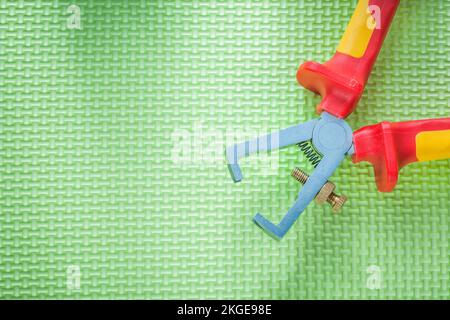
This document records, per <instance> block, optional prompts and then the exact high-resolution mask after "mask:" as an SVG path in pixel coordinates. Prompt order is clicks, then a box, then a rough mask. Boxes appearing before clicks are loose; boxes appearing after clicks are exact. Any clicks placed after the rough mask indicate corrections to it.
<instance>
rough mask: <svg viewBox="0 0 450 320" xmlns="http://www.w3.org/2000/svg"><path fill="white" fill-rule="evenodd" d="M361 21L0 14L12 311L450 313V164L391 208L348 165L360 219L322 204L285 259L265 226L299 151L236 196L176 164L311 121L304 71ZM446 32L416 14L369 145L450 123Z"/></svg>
mask: <svg viewBox="0 0 450 320" xmlns="http://www.w3.org/2000/svg"><path fill="white" fill-rule="evenodd" d="M146 2H147V3H146ZM69 4H76V5H78V6H79V7H80V8H81V24H82V30H69V29H68V28H67V27H66V19H67V17H68V14H67V13H66V10H67V7H68V6H69ZM355 4H356V1H345V0H341V1H338V0H333V1H306V0H305V1H269V0H266V1H262V2H256V1H193V2H184V1H176V2H172V1H151V2H148V1H140V2H137V1H136V2H134V1H130V3H129V4H122V3H120V2H119V1H117V2H116V1H103V2H102V1H95V2H94V1H81V0H77V1H75V2H71V3H68V2H64V1H54V2H51V1H33V2H31V1H30V2H24V1H5V0H0V41H1V42H0V297H1V298H254V299H261V298H275V299H277V298H289V299H297V298H440V299H448V298H450V289H449V285H450V268H449V262H450V261H449V260H450V259H449V256H450V252H449V250H450V246H449V242H450V237H449V223H450V220H449V219H450V216H449V211H450V209H449V205H450V197H449V182H450V180H449V164H450V162H449V160H444V161H436V162H432V163H431V162H430V163H420V164H413V165H410V166H408V167H406V168H404V169H403V170H402V172H401V175H400V181H399V183H398V186H397V188H396V190H395V192H393V193H390V194H381V193H378V192H377V191H376V186H375V183H374V179H373V173H372V167H371V166H369V165H368V164H358V165H353V164H352V163H351V161H349V160H347V161H346V162H345V163H344V164H343V165H342V166H341V168H340V169H339V170H338V171H337V172H336V173H335V175H334V176H333V178H332V180H333V181H334V182H335V183H336V184H337V186H338V191H339V192H340V193H343V194H346V195H348V196H349V197H350V200H349V202H348V204H347V205H346V207H345V209H344V211H343V212H342V213H341V214H340V215H333V214H332V213H331V210H330V209H329V208H325V207H319V206H317V205H315V204H312V205H311V206H310V207H309V208H308V209H307V210H306V212H305V213H304V214H303V215H302V217H301V219H299V221H298V222H297V223H296V224H295V226H294V227H293V228H292V229H291V231H290V232H289V233H288V234H287V236H286V237H285V238H284V239H283V240H282V241H281V242H277V241H275V240H273V239H271V238H270V237H268V236H267V235H265V234H264V233H263V232H261V230H260V229H258V228H257V227H255V225H254V224H253V223H252V222H251V218H252V217H253V215H254V214H255V213H256V212H257V211H258V210H261V212H263V213H264V214H266V215H267V216H269V217H270V218H272V219H274V220H277V219H280V218H281V216H282V214H283V213H284V212H285V211H286V210H287V208H288V207H289V205H290V204H291V203H292V202H293V201H294V199H295V197H296V194H297V192H298V190H299V185H298V184H296V182H295V181H293V179H292V178H290V177H289V172H290V170H291V168H292V167H294V166H302V167H306V168H307V169H308V168H310V167H308V166H305V160H304V159H303V157H302V156H301V154H300V152H299V151H298V150H297V149H296V148H289V149H285V150H283V151H281V152H279V154H277V155H278V156H279V159H280V163H279V168H278V170H277V171H276V172H275V174H274V173H273V172H271V171H270V170H268V169H267V168H266V169H265V168H264V167H263V164H264V161H261V160H257V159H256V157H255V158H251V159H248V160H246V161H245V162H244V163H243V172H244V174H245V176H246V179H244V181H243V182H242V183H241V184H236V185H235V184H233V183H232V181H231V179H230V177H229V175H228V171H227V169H226V166H225V165H224V163H223V162H222V161H220V159H219V160H218V161H203V162H202V161H191V163H180V161H175V160H176V159H174V157H173V154H174V152H180V150H181V152H184V153H185V154H186V153H187V154H190V152H192V153H193V152H194V150H196V149H195V148H189V147H190V145H186V141H183V143H182V144H183V145H182V146H180V145H179V144H180V143H178V142H177V141H175V140H174V138H173V136H174V134H175V135H176V133H177V132H185V133H187V134H188V137H191V135H194V134H195V126H198V125H199V124H202V125H203V126H204V128H205V129H206V130H209V131H212V132H216V133H217V139H211V138H209V139H208V140H207V141H204V140H201V139H203V138H201V139H200V140H201V141H202V143H203V144H204V146H205V147H211V146H212V148H214V147H215V146H218V147H219V148H222V147H223V144H224V141H223V139H221V135H222V134H225V132H234V131H236V132H243V131H248V130H250V129H249V128H251V130H253V131H255V130H256V131H257V132H258V133H262V132H263V131H266V130H275V129H278V128H283V127H287V126H289V125H293V124H296V123H299V122H302V121H305V120H307V119H311V118H313V117H315V114H314V105H315V104H316V103H317V102H318V101H319V99H318V98H317V97H314V96H313V95H312V94H311V93H310V92H308V91H306V90H304V89H302V88H301V87H299V86H298V84H297V83H296V79H295V74H296V70H297V67H298V66H299V64H300V63H301V62H302V61H305V60H309V59H313V60H316V61H321V62H322V61H325V60H327V59H329V58H330V57H331V55H332V54H333V52H334V50H335V48H336V45H337V43H338V41H339V39H340V36H341V35H342V34H343V31H344V30H345V26H346V25H347V22H348V20H349V18H350V16H351V14H352V12H353V8H354V6H355ZM449 16H450V2H448V1H444V0H441V1H422V0H406V1H405V0H404V1H403V2H402V4H401V5H400V8H399V11H398V13H397V16H396V17H395V20H394V23H393V25H392V28H391V32H390V34H389V35H388V38H387V40H386V42H385V44H384V48H383V50H382V52H381V55H380V57H379V59H378V61H377V64H376V66H375V68H374V71H373V74H372V76H371V78H370V80H369V83H368V85H367V88H366V91H365V94H364V97H363V98H362V100H361V102H360V103H359V107H358V109H357V111H356V112H355V113H354V114H353V115H352V116H350V117H349V123H350V124H351V126H352V127H353V128H354V129H357V128H359V127H361V126H363V125H367V124H372V123H376V122H379V121H382V120H391V121H399V120H411V119H421V118H428V117H445V116H448V115H449V100H450V87H449V70H450V33H449ZM180 130H181V131H180ZM183 148H184V149H183ZM70 265H76V266H79V267H80V271H81V283H80V289H79V290H71V289H70V288H68V287H67V284H66V281H67V268H68V266H70ZM371 265H376V266H379V267H380V268H381V275H382V287H381V288H380V289H375V290H371V289H369V288H367V285H366V281H367V279H368V276H369V274H368V273H367V268H368V267H369V266H371Z"/></svg>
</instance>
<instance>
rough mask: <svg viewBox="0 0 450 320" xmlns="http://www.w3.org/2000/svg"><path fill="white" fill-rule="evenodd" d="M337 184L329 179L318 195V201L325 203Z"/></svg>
mask: <svg viewBox="0 0 450 320" xmlns="http://www.w3.org/2000/svg"><path fill="white" fill-rule="evenodd" d="M334 188H335V185H334V183H333V182H330V181H327V183H325V184H324V185H323V187H322V189H320V191H319V193H317V195H316V203H318V204H324V203H325V202H326V201H327V199H328V197H329V196H330V195H331V193H332V192H333V191H334Z"/></svg>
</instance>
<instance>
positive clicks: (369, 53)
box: [297, 0, 400, 118]
mask: <svg viewBox="0 0 450 320" xmlns="http://www.w3.org/2000/svg"><path fill="white" fill-rule="evenodd" d="M399 3H400V0H360V1H359V3H358V6H357V8H356V9H355V13H354V14H353V16H352V19H351V20H350V23H349V25H348V26H347V30H346V32H345V34H344V36H343V38H342V40H341V44H340V45H339V47H338V50H337V52H336V53H335V54H334V56H333V57H332V58H331V59H330V60H329V61H327V62H325V63H324V64H320V63H317V62H312V61H308V62H305V63H303V64H302V65H301V66H300V68H299V69H298V72H297V80H298V82H299V83H300V84H301V85H302V86H304V87H305V88H307V89H309V90H311V91H313V92H315V93H318V94H320V95H321V96H322V101H321V102H320V103H319V105H318V106H317V109H316V110H317V112H318V113H321V112H322V111H327V112H328V113H331V114H333V115H334V116H337V117H339V118H346V117H347V116H348V115H349V114H350V113H352V112H353V110H354V109H355V108H356V104H357V103H358V101H359V99H360V98H361V95H362V93H363V91H364V87H365V85H366V82H367V79H368V77H369V75H370V72H371V71H372V67H373V65H374V63H375V60H376V58H377V56H378V53H379V52H380V49H381V46H382V44H383V41H384V38H385V37H386V34H387V32H388V30H389V26H390V24H391V22H392V19H393V17H394V15H395V12H396V10H397V7H398V5H399ZM371 15H372V17H371ZM368 19H373V20H374V25H370V23H369V22H370V21H368ZM371 28H373V29H371Z"/></svg>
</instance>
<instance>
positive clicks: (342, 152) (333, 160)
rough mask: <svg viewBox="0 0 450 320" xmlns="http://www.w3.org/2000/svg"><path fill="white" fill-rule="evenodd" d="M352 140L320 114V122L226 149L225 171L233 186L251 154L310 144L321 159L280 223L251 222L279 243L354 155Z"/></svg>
mask: <svg viewBox="0 0 450 320" xmlns="http://www.w3.org/2000/svg"><path fill="white" fill-rule="evenodd" d="M352 138H353V133H352V129H351V128H350V126H349V125H348V124H347V123H346V122H345V120H343V119H339V118H337V117H335V116H333V115H331V114H328V113H327V112H323V113H322V114H321V116H320V118H319V119H314V120H310V121H308V122H306V123H303V124H299V125H296V126H292V127H289V128H287V129H283V130H280V131H279V132H276V133H272V134H268V135H264V136H261V137H258V138H256V139H253V140H249V141H245V142H242V143H239V144H235V145H232V146H230V147H227V148H226V158H227V163H228V169H229V170H230V173H231V177H232V178H233V180H234V181H235V182H239V181H241V180H242V172H241V169H240V167H239V164H238V161H239V159H241V158H243V157H247V156H249V155H251V154H253V153H257V152H262V151H271V150H276V149H280V148H283V147H287V146H290V145H294V144H299V143H301V142H303V141H308V140H311V141H312V144H313V146H314V148H315V149H316V150H317V151H319V152H320V153H321V154H322V159H321V160H320V162H318V163H317V167H316V168H315V169H314V171H313V172H312V174H311V175H310V176H309V178H308V180H307V181H306V182H305V184H304V186H303V187H302V189H301V190H300V192H299V193H298V196H297V200H296V201H295V203H294V204H293V206H292V207H291V208H290V209H289V211H288V212H287V213H286V214H285V215H284V217H283V218H282V220H281V221H280V223H278V224H273V223H272V222H270V221H269V220H267V219H266V218H265V217H264V216H263V215H261V214H259V213H257V214H256V215H255V217H254V218H253V220H254V222H255V223H256V224H257V225H258V226H259V227H261V228H262V229H263V230H264V231H265V232H267V233H268V234H269V235H271V236H272V237H274V238H276V239H281V238H282V237H283V236H284V235H285V234H286V233H287V231H288V230H289V229H290V227H291V226H292V225H293V224H294V222H295V221H296V220H297V218H298V217H299V216H300V214H301V213H302V212H303V211H304V210H305V208H306V207H307V206H308V204H309V203H310V202H311V201H312V200H313V199H314V197H315V196H316V195H317V193H318V192H319V191H320V189H321V188H322V187H323V185H324V184H325V183H326V182H327V181H328V178H329V177H330V176H331V175H332V174H333V173H334V171H335V170H336V168H337V167H338V166H339V164H340V163H341V161H342V160H343V159H344V157H345V156H346V155H351V154H352V153H353V142H352V140H353V139H352Z"/></svg>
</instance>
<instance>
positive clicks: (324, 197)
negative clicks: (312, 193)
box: [291, 168, 347, 213]
mask: <svg viewBox="0 0 450 320" xmlns="http://www.w3.org/2000/svg"><path fill="white" fill-rule="evenodd" d="M291 176H292V177H294V178H295V180H297V181H298V182H300V183H301V184H305V183H306V181H307V180H308V178H309V175H308V174H307V173H306V172H304V171H303V170H301V169H299V168H294V169H293V170H292V172H291ZM333 190H334V184H333V183H332V182H330V181H327V183H325V184H324V186H323V187H322V189H320V191H319V192H318V193H317V195H316V201H317V203H319V204H323V203H324V202H325V201H326V202H328V203H329V204H330V205H331V208H332V209H333V212H334V213H337V212H339V210H340V209H341V208H342V206H343V205H344V203H345V201H347V197H346V196H340V195H337V194H336V193H334V191H333Z"/></svg>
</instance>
